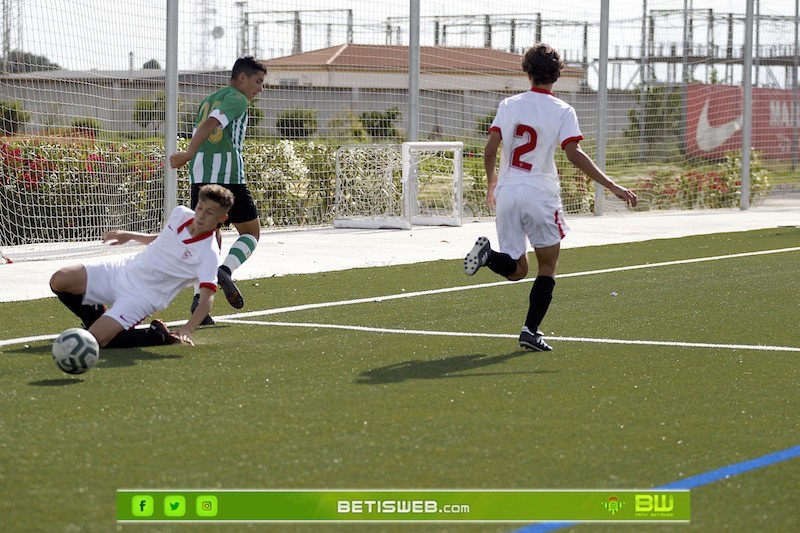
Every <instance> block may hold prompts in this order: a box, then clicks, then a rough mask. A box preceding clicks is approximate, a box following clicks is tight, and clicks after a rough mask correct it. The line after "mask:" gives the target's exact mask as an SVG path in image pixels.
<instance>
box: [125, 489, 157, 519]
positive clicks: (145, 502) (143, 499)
mask: <svg viewBox="0 0 800 533" xmlns="http://www.w3.org/2000/svg"><path fill="white" fill-rule="evenodd" d="M154 509H155V507H154V505H153V497H152V496H147V495H145V494H137V495H135V496H134V497H133V498H132V499H131V513H133V516H137V517H144V516H153V510H154Z"/></svg>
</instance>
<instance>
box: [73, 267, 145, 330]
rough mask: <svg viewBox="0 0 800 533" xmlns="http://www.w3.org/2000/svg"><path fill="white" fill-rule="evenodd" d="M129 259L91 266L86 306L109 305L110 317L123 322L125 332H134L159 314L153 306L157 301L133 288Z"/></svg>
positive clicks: (87, 284)
mask: <svg viewBox="0 0 800 533" xmlns="http://www.w3.org/2000/svg"><path fill="white" fill-rule="evenodd" d="M124 264H125V258H123V259H114V260H111V261H102V262H99V263H90V264H87V265H84V268H85V269H86V294H84V296H83V303H84V304H87V305H100V304H103V305H109V306H110V307H109V309H108V311H106V312H105V315H106V316H109V317H111V318H113V319H114V320H116V321H117V322H119V324H121V325H122V327H123V328H125V329H130V328H132V327H134V326H136V325H137V324H139V323H141V322H143V321H144V320H145V319H146V318H147V317H149V316H150V315H152V314H153V313H155V312H156V311H158V310H159V309H156V307H155V306H154V305H153V304H152V303H150V302H153V301H158V300H154V299H152V298H150V297H149V295H148V294H147V293H143V292H142V290H141V286H140V287H139V289H138V290H133V289H131V288H130V285H131V284H130V281H129V280H128V279H127V277H126V276H125V268H124V267H123V265H124Z"/></svg>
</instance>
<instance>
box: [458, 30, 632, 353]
mask: <svg viewBox="0 0 800 533" xmlns="http://www.w3.org/2000/svg"><path fill="white" fill-rule="evenodd" d="M563 68H564V63H563V62H562V61H561V58H560V56H559V54H558V52H557V51H556V50H555V49H553V48H552V47H550V46H548V45H546V44H544V43H537V44H535V45H534V46H533V47H532V48H530V49H529V50H528V51H527V52H526V53H525V56H524V58H523V60H522V70H524V71H525V72H526V73H527V74H528V78H529V79H530V82H531V90H530V91H527V92H525V93H521V94H517V95H514V96H511V97H509V98H506V99H505V100H503V101H502V102H501V103H500V105H499V107H498V108H497V115H496V116H495V118H494V121H493V122H492V125H491V127H490V128H489V140H488V142H487V143H486V149H485V152H484V156H483V157H484V167H485V169H486V177H487V191H486V202H487V203H488V204H489V206H490V207H492V208H495V209H496V220H495V224H496V227H497V237H498V239H499V241H500V243H499V251H494V250H492V249H491V246H490V243H489V239H488V238H486V237H480V238H478V240H477V241H476V242H475V245H474V246H473V247H472V249H471V250H470V251H469V253H468V254H467V256H466V257H465V258H464V272H465V273H466V274H467V275H470V276H471V275H473V274H475V272H477V271H478V269H479V268H480V267H482V266H486V267H488V268H489V269H490V270H492V271H493V272H495V273H497V274H499V275H501V276H504V277H505V278H507V279H509V280H511V281H517V280H520V279H522V278H524V277H525V276H526V275H527V274H528V257H527V250H528V241H530V244H531V246H533V249H534V252H535V254H536V261H537V264H538V270H537V273H536V279H535V280H534V283H533V287H531V291H530V296H529V307H528V314H527V316H526V318H525V325H524V326H523V327H522V332H521V333H520V335H519V344H520V346H522V347H523V348H526V349H530V350H534V351H550V350H552V349H553V348H552V347H551V346H550V345H549V344H547V343H546V342H545V341H544V338H543V336H542V332H541V331H539V325H540V324H541V322H542V320H543V319H544V316H545V314H546V313H547V309H548V307H549V306H550V301H551V300H552V297H553V288H554V287H555V284H556V282H555V276H556V266H557V264H558V255H559V251H560V250H561V239H563V238H564V237H565V236H566V234H567V232H568V231H569V227H568V226H567V224H566V222H565V221H564V217H563V215H564V213H563V210H562V206H561V195H560V183H559V177H558V171H557V169H556V164H555V149H556V147H557V146H559V145H560V146H561V149H563V150H564V151H565V152H566V154H567V159H569V161H570V162H571V163H572V164H573V165H575V166H576V167H577V168H579V169H580V170H582V171H583V172H584V173H585V174H586V175H587V176H589V177H590V178H591V179H592V180H594V181H596V182H597V183H599V184H600V185H602V186H604V187H606V188H608V189H609V190H610V191H611V192H612V193H613V194H614V196H616V197H618V198H620V199H622V200H624V201H625V202H627V203H628V204H630V205H631V206H636V203H637V198H636V195H635V194H633V193H632V192H631V191H629V190H628V189H626V188H624V187H620V186H619V185H617V184H616V183H614V181H612V180H611V179H610V178H609V177H608V176H606V174H605V173H604V172H603V171H602V170H600V169H599V168H598V167H597V165H596V164H595V163H594V161H592V159H591V158H590V157H589V156H588V155H586V153H585V152H584V151H583V150H582V149H581V147H580V144H579V143H580V141H581V140H582V139H583V135H582V134H581V131H580V127H579V126H578V118H577V116H576V114H575V110H574V109H573V108H572V107H571V106H570V105H569V104H567V103H566V102H564V101H562V100H560V99H558V98H556V97H555V96H554V95H553V94H552V89H553V83H555V81H556V80H557V79H558V77H559V75H560V74H561V70H562V69H563ZM501 142H502V144H503V150H502V157H501V161H500V173H499V176H498V173H497V170H496V163H497V151H498V148H499V146H500V143H501Z"/></svg>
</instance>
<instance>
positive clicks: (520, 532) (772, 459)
mask: <svg viewBox="0 0 800 533" xmlns="http://www.w3.org/2000/svg"><path fill="white" fill-rule="evenodd" d="M796 457H800V446H793V447H791V448H787V449H785V450H781V451H779V452H775V453H771V454H769V455H763V456H761V457H757V458H756V459H750V460H749V461H743V462H741V463H735V464H732V465H728V466H723V467H722V468H717V469H716V470H712V471H710V472H705V473H703V474H697V475H696V476H692V477H687V478H686V479H681V480H678V481H673V482H672V483H667V484H666V485H661V486H659V487H655V488H654V489H648V490H657V489H673V490H675V489H693V488H695V487H702V486H703V485H708V484H710V483H714V482H715V481H719V480H720V479H727V478H729V477H733V476H738V475H739V474H744V473H745V472H749V471H751V470H756V469H758V468H763V467H765V466H769V465H772V464H775V463H780V462H782V461H788V460H789V459H794V458H796ZM577 525H580V522H548V523H538V524H531V525H529V526H525V527H523V528H520V529H516V530H514V531H513V532H511V533H545V532H546V531H555V530H557V529H562V528H566V527H572V526H577Z"/></svg>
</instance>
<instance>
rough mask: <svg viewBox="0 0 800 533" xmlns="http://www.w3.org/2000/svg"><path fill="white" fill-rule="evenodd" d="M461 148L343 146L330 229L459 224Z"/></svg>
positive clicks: (448, 145) (441, 145) (424, 144)
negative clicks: (332, 227) (332, 226)
mask: <svg viewBox="0 0 800 533" xmlns="http://www.w3.org/2000/svg"><path fill="white" fill-rule="evenodd" d="M463 149H464V143H461V142H406V143H403V144H402V145H396V144H388V145H347V146H342V147H341V148H339V149H338V150H337V151H336V192H335V203H334V218H333V225H334V227H337V228H387V229H389V228H396V229H410V228H411V227H412V225H421V226H461V224H462V221H463V216H464V203H463V160H462V157H463Z"/></svg>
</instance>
